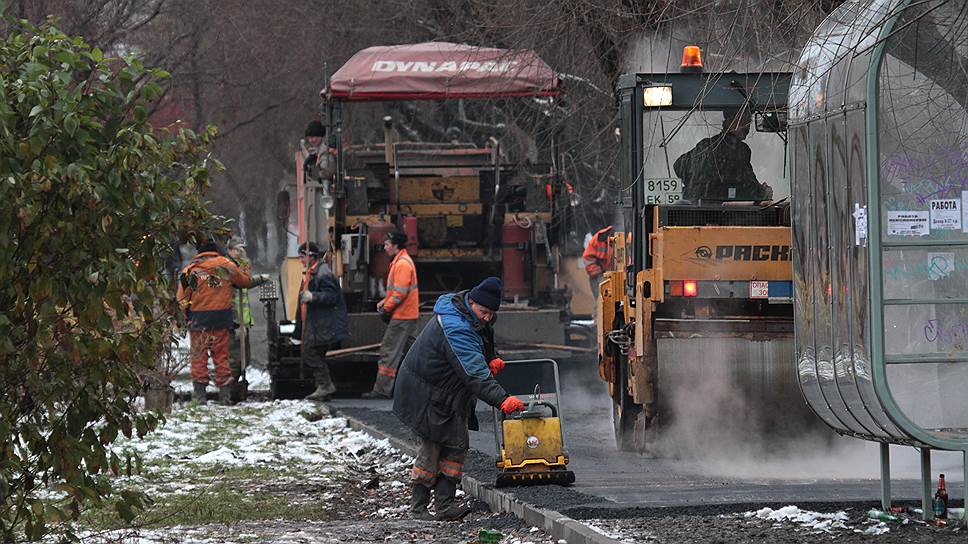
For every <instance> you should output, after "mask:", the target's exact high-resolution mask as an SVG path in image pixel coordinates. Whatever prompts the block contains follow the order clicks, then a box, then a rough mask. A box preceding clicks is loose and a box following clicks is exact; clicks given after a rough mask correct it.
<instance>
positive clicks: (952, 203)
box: [931, 198, 961, 230]
mask: <svg viewBox="0 0 968 544" xmlns="http://www.w3.org/2000/svg"><path fill="white" fill-rule="evenodd" d="M931 229H932V230H961V199H960V198H945V199H941V200H932V201H931Z"/></svg>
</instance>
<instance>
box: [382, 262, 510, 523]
mask: <svg viewBox="0 0 968 544" xmlns="http://www.w3.org/2000/svg"><path fill="white" fill-rule="evenodd" d="M501 295H502V285H501V280H500V279H498V278H494V277H490V278H487V279H485V280H484V281H482V282H481V283H480V284H479V285H477V286H476V287H474V288H473V289H470V290H469V291H462V292H459V293H448V294H445V295H442V296H440V298H438V299H437V303H436V304H435V305H434V315H433V317H432V318H431V319H430V320H429V321H428V322H427V325H426V326H425V327H424V329H423V331H422V332H421V333H420V336H418V337H417V340H416V341H415V342H414V344H413V346H412V347H411V348H410V351H408V352H407V355H406V357H404V359H403V362H402V363H401V364H400V370H399V372H398V374H397V382H396V388H395V390H394V394H393V413H394V414H396V415H397V417H398V418H400V421H402V422H403V423H404V424H405V425H407V426H408V427H410V429H412V430H413V432H414V433H415V434H416V435H417V436H418V437H420V451H419V452H418V454H417V458H416V460H415V461H414V465H413V473H412V476H411V482H412V484H413V497H412V500H411V504H410V511H411V513H412V514H413V515H414V517H415V518H418V519H430V514H429V513H428V512H427V507H428V506H429V505H430V498H431V490H432V491H433V494H434V509H435V510H436V519H437V520H443V521H454V520H458V519H461V518H463V517H464V516H465V515H467V513H468V512H469V511H470V509H469V508H467V507H466V506H465V505H462V504H460V503H459V502H458V501H457V500H456V494H457V485H458V484H459V483H460V479H461V476H462V475H463V474H464V470H463V467H464V458H465V456H466V454H467V449H468V447H469V437H468V432H467V431H468V429H471V430H475V431H476V430H477V429H478V426H477V418H476V417H475V415H474V407H475V405H476V404H477V399H481V400H483V401H484V402H486V403H488V404H490V405H491V406H494V407H495V408H500V409H501V410H503V411H504V412H505V413H509V414H510V413H513V412H516V411H520V410H524V403H523V402H521V400H520V399H518V398H517V397H515V396H512V395H508V393H507V392H506V391H505V390H504V388H503V387H501V384H499V383H498V382H497V380H495V379H494V376H495V375H496V374H497V373H498V372H499V371H500V370H501V368H503V366H504V361H502V360H501V359H500V358H498V357H497V356H496V352H495V350H494V333H493V330H492V329H491V324H492V323H493V321H494V319H495V315H496V314H497V311H498V309H499V308H500V307H501Z"/></svg>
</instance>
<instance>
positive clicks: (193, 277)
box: [178, 251, 252, 330]
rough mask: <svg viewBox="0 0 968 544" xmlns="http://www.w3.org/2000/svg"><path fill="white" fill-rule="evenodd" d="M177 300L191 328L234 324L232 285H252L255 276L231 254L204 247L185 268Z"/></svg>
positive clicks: (216, 327)
mask: <svg viewBox="0 0 968 544" xmlns="http://www.w3.org/2000/svg"><path fill="white" fill-rule="evenodd" d="M179 278H180V281H179V282H178V304H179V306H181V308H182V309H183V310H185V317H186V319H187V320H188V328H189V329H190V330H201V329H231V328H232V322H233V319H232V288H233V287H240V288H241V287H251V286H252V276H251V275H249V273H248V271H246V270H242V269H241V268H239V266H238V265H237V264H235V263H234V262H232V260H231V259H229V258H228V257H224V256H222V255H219V254H218V252H215V251H203V252H202V253H199V254H198V255H196V256H195V258H194V259H192V260H191V262H190V263H188V265H187V266H185V268H184V269H183V270H182V272H181V276H180V277H179Z"/></svg>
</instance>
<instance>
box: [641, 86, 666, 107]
mask: <svg viewBox="0 0 968 544" xmlns="http://www.w3.org/2000/svg"><path fill="white" fill-rule="evenodd" d="M642 104H643V105H644V106H645V107H647V108H658V107H660V106H671V105H672V86H671V85H650V86H648V87H643V88H642Z"/></svg>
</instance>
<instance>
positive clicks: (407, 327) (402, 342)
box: [373, 319, 417, 397]
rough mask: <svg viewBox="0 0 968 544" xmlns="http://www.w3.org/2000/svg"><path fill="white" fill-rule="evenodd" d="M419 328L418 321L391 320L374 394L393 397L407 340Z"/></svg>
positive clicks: (381, 355)
mask: <svg viewBox="0 0 968 544" xmlns="http://www.w3.org/2000/svg"><path fill="white" fill-rule="evenodd" d="M416 328H417V320H416V319H391V320H390V323H389V324H388V325H387V330H386V332H385V333H383V342H381V343H380V361H379V362H377V366H376V382H375V383H374V384H373V392H374V393H380V394H381V395H384V396H386V397H389V396H391V395H393V384H394V382H396V381H397V369H399V368H400V361H402V360H403V356H404V355H406V353H404V352H405V350H406V349H407V340H409V339H410V337H411V336H413V332H414V330H416Z"/></svg>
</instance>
